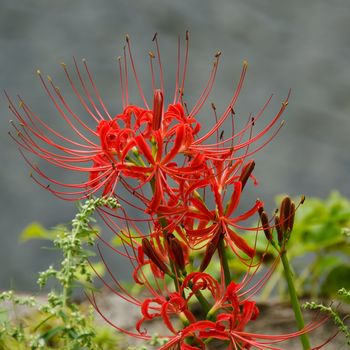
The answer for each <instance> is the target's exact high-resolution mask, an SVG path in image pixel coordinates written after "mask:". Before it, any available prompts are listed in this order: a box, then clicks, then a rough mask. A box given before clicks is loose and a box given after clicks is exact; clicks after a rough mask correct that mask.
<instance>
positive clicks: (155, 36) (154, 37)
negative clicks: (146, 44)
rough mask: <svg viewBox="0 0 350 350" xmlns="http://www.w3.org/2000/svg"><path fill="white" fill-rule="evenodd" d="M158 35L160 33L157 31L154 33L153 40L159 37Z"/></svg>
mask: <svg viewBox="0 0 350 350" xmlns="http://www.w3.org/2000/svg"><path fill="white" fill-rule="evenodd" d="M157 35H158V33H157V32H155V33H154V35H153V38H152V41H155V40H156V39H157Z"/></svg>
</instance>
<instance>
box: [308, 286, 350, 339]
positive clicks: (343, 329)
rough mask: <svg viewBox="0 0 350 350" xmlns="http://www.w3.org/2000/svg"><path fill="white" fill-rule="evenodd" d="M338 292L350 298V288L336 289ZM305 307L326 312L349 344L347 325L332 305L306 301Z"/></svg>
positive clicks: (349, 334) (349, 333)
mask: <svg viewBox="0 0 350 350" xmlns="http://www.w3.org/2000/svg"><path fill="white" fill-rule="evenodd" d="M338 294H339V295H340V296H342V297H345V298H346V299H348V300H350V290H346V289H345V288H341V289H339V290H338ZM303 307H304V308H305V309H310V310H319V311H321V312H323V313H326V314H328V315H329V316H330V317H331V318H332V320H333V322H334V324H335V325H336V326H337V327H338V329H339V332H341V333H343V334H344V336H345V338H346V340H347V344H348V345H350V332H349V328H348V326H347V325H346V324H345V322H344V319H343V318H342V317H341V316H340V315H339V313H338V312H337V311H336V310H334V308H333V307H332V305H329V306H325V305H323V304H322V303H315V302H307V303H305V304H304V305H303Z"/></svg>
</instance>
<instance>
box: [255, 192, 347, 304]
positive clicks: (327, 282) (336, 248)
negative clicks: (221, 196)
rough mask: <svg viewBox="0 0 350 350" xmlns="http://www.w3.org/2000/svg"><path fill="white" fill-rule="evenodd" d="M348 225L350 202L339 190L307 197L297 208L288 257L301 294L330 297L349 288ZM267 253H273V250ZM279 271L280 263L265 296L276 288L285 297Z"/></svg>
mask: <svg viewBox="0 0 350 350" xmlns="http://www.w3.org/2000/svg"><path fill="white" fill-rule="evenodd" d="M349 226H350V201H349V200H348V199H346V198H344V197H342V196H341V195H340V194H339V193H338V192H332V193H331V194H330V195H329V196H328V198H326V199H325V200H322V199H319V198H307V199H306V201H305V203H304V204H303V205H301V206H300V207H299V208H298V210H297V213H296V215H295V221H294V228H293V235H292V236H291V238H290V243H289V245H288V256H289V260H290V262H291V265H292V267H293V271H294V281H295V286H296V289H297V292H298V294H299V295H300V296H304V297H305V296H310V297H312V298H317V297H320V296H322V297H328V298H330V297H336V296H337V291H338V290H339V289H340V288H341V287H345V288H347V289H349V288H350V245H349V236H348V235H347V234H346V232H347V230H346V228H347V227H349ZM259 243H260V242H258V249H260V252H261V254H262V253H263V249H262V246H261V244H259ZM269 253H271V254H274V255H275V254H276V252H274V250H273V249H270V250H269ZM278 272H279V273H278ZM282 273H283V271H282V268H281V267H280V266H279V267H278V268H277V273H275V275H274V276H272V277H271V279H270V280H269V282H268V283H267V284H266V286H265V289H264V291H263V294H262V296H263V298H264V299H266V298H268V297H269V296H270V295H271V293H272V291H273V290H276V289H277V290H279V294H280V297H281V298H282V299H284V298H285V297H286V288H285V284H284V282H283V279H281V278H280V277H281V274H282Z"/></svg>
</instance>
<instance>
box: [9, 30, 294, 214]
mask: <svg viewBox="0 0 350 350" xmlns="http://www.w3.org/2000/svg"><path fill="white" fill-rule="evenodd" d="M154 41H155V43H156V51H157V57H156V56H155V55H154V54H153V53H151V55H150V67H151V76H152V91H153V96H154V101H153V108H150V107H149V104H148V102H147V100H146V98H145V94H144V92H143V89H142V87H141V82H140V81H139V79H138V75H137V72H136V68H135V63H134V59H133V56H132V53H131V46H130V40H129V38H128V37H127V45H126V48H125V50H124V64H123V63H122V59H121V58H120V59H119V72H120V85H121V100H122V104H123V111H122V113H120V114H117V115H116V116H113V114H111V113H110V112H109V111H108V109H107V107H106V105H105V104H104V102H103V100H102V98H101V96H100V94H99V91H98V89H97V87H96V85H95V82H94V80H93V77H92V74H91V72H90V70H89V69H88V66H87V64H86V61H85V60H83V67H84V70H85V75H86V76H87V78H88V79H87V81H85V80H84V74H83V73H84V72H83V71H82V70H81V69H80V68H79V66H78V64H77V62H76V61H75V60H74V63H75V71H76V74H77V78H78V81H79V85H80V87H79V86H77V85H75V83H74V82H73V78H72V75H71V73H70V72H69V71H68V68H67V67H66V65H65V64H63V69H64V72H65V74H66V77H67V80H68V83H69V85H70V87H71V89H72V91H73V94H74V95H75V96H76V98H77V99H78V100H79V102H80V104H81V105H82V107H83V108H84V109H85V111H86V113H85V114H86V115H87V116H88V117H89V118H90V120H87V121H84V120H83V119H82V118H81V117H79V116H78V115H77V114H76V113H75V112H74V109H73V108H72V107H70V106H69V105H68V103H67V101H66V99H65V97H64V95H63V93H62V92H61V90H60V89H58V88H57V86H56V85H55V84H54V83H53V81H52V79H51V78H50V77H48V82H46V81H45V80H44V78H43V77H42V75H41V73H40V71H38V74H39V78H40V81H41V83H42V86H43V88H44V90H45V91H46V93H47V95H48V97H49V99H50V100H51V102H52V104H53V105H54V107H55V108H56V110H57V111H58V114H59V116H60V117H61V118H62V119H63V120H64V122H65V123H66V124H67V125H68V126H69V128H70V129H71V131H72V133H73V134H74V137H69V136H63V135H61V134H60V133H59V132H57V131H55V129H54V128H52V127H51V126H50V125H48V124H47V123H46V122H45V121H44V120H43V119H42V118H40V117H39V116H38V115H37V114H35V113H34V112H33V111H32V109H31V108H30V107H29V106H28V105H27V104H26V103H25V102H24V101H23V100H22V99H21V98H19V101H20V108H17V107H16V106H15V103H14V102H13V101H12V100H11V99H10V98H9V97H8V96H7V97H8V100H9V106H10V110H11V112H12V113H13V114H14V116H15V117H16V119H17V120H18V125H16V124H15V123H13V126H14V128H15V131H16V134H14V135H13V138H14V139H15V140H16V142H17V143H18V144H19V146H20V148H21V149H22V150H24V151H26V152H29V153H32V154H34V155H36V156H38V157H41V158H42V159H44V160H45V161H47V162H48V163H50V164H51V165H53V166H55V167H60V168H63V169H66V170H69V171H72V172H77V173H79V172H83V173H87V175H88V176H86V177H87V178H88V179H87V180H84V181H82V182H78V183H62V182H60V181H58V180H55V179H53V178H51V177H50V176H48V175H46V174H45V173H44V172H43V171H42V170H41V169H40V168H39V167H38V166H37V165H35V164H33V163H31V162H30V161H29V160H28V163H29V164H30V166H31V167H32V170H33V173H34V175H33V177H34V176H35V174H36V175H39V177H35V180H36V181H37V182H38V183H39V184H41V185H42V186H43V187H45V188H48V189H49V190H50V191H51V192H52V193H54V194H55V195H57V196H58V197H61V198H64V199H69V200H76V199H81V198H84V197H87V196H89V195H91V194H96V193H101V194H102V195H109V194H115V195H120V192H119V191H118V190H117V189H116V187H117V185H118V183H121V184H122V185H123V186H130V187H129V190H130V191H134V192H135V191H138V190H140V189H141V187H143V186H144V185H145V184H146V183H151V184H152V186H153V187H154V191H153V193H152V195H151V196H148V197H145V196H144V195H141V194H140V195H139V196H138V197H137V198H138V200H140V202H142V204H143V206H145V204H146V207H148V210H149V211H150V212H151V213H152V214H156V212H157V209H158V208H159V206H162V205H165V204H166V203H167V202H168V201H169V200H173V201H175V200H176V199H177V198H178V194H177V193H176V192H177V186H180V185H179V182H181V181H185V180H186V181H189V182H191V181H192V180H198V178H203V176H207V173H206V172H205V171H204V170H205V169H206V168H209V167H210V164H208V161H209V160H210V161H223V160H224V159H225V160H226V163H225V164H224V165H223V169H224V168H225V167H227V166H229V164H228V161H231V162H234V161H239V160H244V159H245V158H246V157H248V156H250V155H252V154H254V153H255V152H256V151H258V150H259V149H260V148H261V147H263V146H264V145H265V144H266V143H268V142H269V140H270V139H271V138H272V137H273V135H274V134H272V136H271V137H270V138H268V139H267V140H266V141H264V142H263V144H260V145H257V146H256V148H255V149H254V150H250V149H249V147H250V146H251V145H253V144H256V143H257V141H259V140H260V139H262V137H263V136H264V135H266V134H267V133H268V132H269V131H270V130H271V128H272V127H273V126H274V125H275V124H276V122H277V121H278V119H279V118H280V116H281V114H282V113H283V111H284V109H285V107H286V105H287V101H288V98H287V100H286V101H285V102H284V103H283V104H282V107H281V109H280V111H279V112H278V113H277V114H276V116H275V117H274V118H273V119H272V121H271V122H270V123H269V124H268V125H267V126H265V127H264V128H263V129H262V130H261V131H260V132H258V133H257V134H256V135H253V134H252V128H253V125H255V124H256V122H257V121H258V119H260V117H261V115H262V114H263V112H264V110H265V108H266V106H267V104H268V102H269V101H270V99H269V100H268V101H267V103H266V104H265V105H264V106H263V108H262V109H261V111H260V112H259V113H258V114H257V115H256V116H255V117H254V118H253V119H250V120H249V121H248V123H247V125H246V126H245V127H244V128H243V129H241V130H240V131H238V132H236V133H234V134H232V136H230V137H228V138H226V139H222V138H220V140H219V137H218V134H219V133H220V129H221V128H222V127H223V125H224V122H225V121H226V120H227V119H228V118H231V119H232V123H233V118H234V116H233V108H234V106H235V104H236V101H237V99H238V96H239V93H240V91H241V89H242V86H243V82H244V77H245V74H246V69H247V64H246V63H244V66H243V70H242V74H241V78H240V80H239V82H238V85H237V88H236V90H235V92H234V94H233V96H232V99H231V100H230V102H229V104H228V106H227V108H226V109H225V111H224V112H223V113H222V115H219V116H217V115H216V112H215V117H216V122H215V124H214V126H213V127H212V128H211V129H210V130H209V131H204V132H203V133H202V135H199V132H200V129H201V124H200V121H199V120H198V119H197V116H198V115H199V113H200V112H201V110H202V108H203V106H204V105H205V103H206V102H207V100H208V97H209V95H210V93H211V90H212V88H213V84H214V81H215V77H216V72H217V69H218V63H219V58H220V54H217V55H216V56H215V61H214V64H213V68H212V70H211V73H210V75H209V79H208V81H207V84H206V86H205V87H204V89H203V91H202V93H201V94H200V96H199V98H198V101H197V103H195V105H194V106H193V108H192V109H190V110H187V105H186V103H185V102H184V87H185V79H186V75H187V66H188V46H189V45H188V43H189V36H188V33H187V34H186V51H185V56H184V57H185V58H184V64H183V67H182V69H181V53H180V44H179V45H178V62H177V66H178V68H177V74H176V83H175V92H174V99H173V103H171V104H170V105H169V106H168V107H167V108H164V95H165V91H164V82H163V66H162V63H161V58H160V50H159V45H158V41H157V38H156V36H155V38H154ZM154 59H157V61H158V67H159V81H160V89H157V88H156V87H155V86H156V74H155V70H154V67H153V63H152V62H153V60H154ZM130 67H131V71H132V75H133V77H134V79H135V82H136V85H137V87H138V90H139V94H140V97H141V100H142V101H143V105H144V106H135V105H131V104H130V103H129V85H130V84H129V79H130V74H129V69H128V68H130ZM94 125H95V126H94ZM278 129H279V128H277V131H278ZM11 135H12V134H11ZM213 135H216V141H214V142H212V141H210V140H211V139H212V136H213ZM245 135H247V136H248V139H247V140H245V141H244V140H243V138H244V136H245ZM208 141H209V142H208ZM178 156H182V160H180V159H178ZM26 159H27V158H26ZM40 178H41V180H40ZM130 178H133V179H137V181H138V182H139V185H138V186H136V187H135V186H131V185H130V183H129V180H130ZM169 178H170V179H169ZM46 182H48V183H49V184H51V185H50V186H48V185H47V183H46ZM171 182H173V186H175V188H173V187H172V185H171V184H170V183H171Z"/></svg>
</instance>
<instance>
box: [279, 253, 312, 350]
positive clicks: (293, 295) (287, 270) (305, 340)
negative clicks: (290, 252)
mask: <svg viewBox="0 0 350 350" xmlns="http://www.w3.org/2000/svg"><path fill="white" fill-rule="evenodd" d="M281 260H282V264H283V268H284V274H285V277H286V281H287V284H288V291H289V296H290V301H291V303H292V307H293V311H294V315H295V320H296V323H297V326H298V328H299V330H301V329H303V328H304V327H305V322H304V318H303V315H302V313H301V309H300V304H299V299H298V296H297V292H296V290H295V286H294V283H293V273H292V270H291V267H290V265H289V261H288V258H287V254H286V251H284V252H282V253H281ZM300 341H301V343H302V345H303V349H304V350H309V349H311V346H310V341H309V337H308V335H307V334H306V333H304V334H302V335H300Z"/></svg>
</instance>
